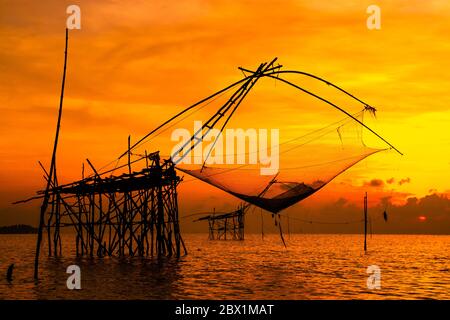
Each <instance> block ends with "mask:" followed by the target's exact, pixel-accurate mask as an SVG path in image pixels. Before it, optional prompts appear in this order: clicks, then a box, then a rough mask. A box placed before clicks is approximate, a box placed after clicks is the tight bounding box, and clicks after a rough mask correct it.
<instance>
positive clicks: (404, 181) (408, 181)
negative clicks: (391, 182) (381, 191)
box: [398, 177, 411, 186]
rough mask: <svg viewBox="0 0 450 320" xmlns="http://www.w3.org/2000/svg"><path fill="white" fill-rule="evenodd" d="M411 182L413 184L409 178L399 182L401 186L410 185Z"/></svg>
mask: <svg viewBox="0 0 450 320" xmlns="http://www.w3.org/2000/svg"><path fill="white" fill-rule="evenodd" d="M410 182H411V179H410V178H409V177H408V178H404V179H401V180H400V181H399V182H398V185H399V186H401V185H403V184H405V183H410Z"/></svg>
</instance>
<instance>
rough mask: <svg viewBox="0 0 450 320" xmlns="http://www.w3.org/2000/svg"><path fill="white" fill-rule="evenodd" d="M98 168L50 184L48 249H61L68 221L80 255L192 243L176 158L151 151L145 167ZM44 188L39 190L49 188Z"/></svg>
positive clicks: (147, 252) (166, 250) (175, 249)
mask: <svg viewBox="0 0 450 320" xmlns="http://www.w3.org/2000/svg"><path fill="white" fill-rule="evenodd" d="M88 163H89V165H91V168H92V169H93V171H94V172H95V174H94V175H93V176H91V177H87V178H84V179H82V180H79V181H76V182H73V183H70V184H66V185H61V186H53V187H52V188H50V190H49V192H50V199H49V202H48V203H49V205H48V208H49V209H48V210H47V212H46V217H45V219H44V225H43V226H42V228H43V229H44V230H46V231H47V237H48V241H47V242H48V254H49V255H50V256H51V255H54V256H58V255H61V236H60V230H61V228H62V227H71V228H74V229H75V231H76V236H75V239H76V253H77V256H83V255H88V256H94V255H96V256H98V257H103V256H113V255H115V256H154V255H157V256H162V255H166V256H172V255H176V256H177V257H179V256H180V255H181V250H182V248H183V250H184V253H186V252H187V251H186V248H185V245H184V242H183V239H182V237H181V234H180V227H179V224H178V203H177V190H176V188H177V185H178V184H179V183H180V181H181V178H180V177H179V176H177V174H176V172H175V168H174V165H173V163H172V162H171V161H170V160H164V161H162V163H161V159H160V157H159V153H158V152H155V153H152V154H149V155H148V156H147V159H146V167H145V168H143V169H142V170H141V171H138V172H132V171H131V166H130V168H129V171H130V173H124V174H121V175H119V176H108V175H105V176H101V175H99V174H98V173H97V171H96V170H95V168H94V167H93V166H92V164H91V162H89V161H88ZM44 192H45V191H40V192H38V194H44Z"/></svg>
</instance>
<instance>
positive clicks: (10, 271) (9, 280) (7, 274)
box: [6, 263, 14, 282]
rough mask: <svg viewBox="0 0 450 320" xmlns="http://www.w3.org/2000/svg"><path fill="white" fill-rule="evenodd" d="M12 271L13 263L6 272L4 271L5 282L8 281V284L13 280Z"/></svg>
mask: <svg viewBox="0 0 450 320" xmlns="http://www.w3.org/2000/svg"><path fill="white" fill-rule="evenodd" d="M13 271H14V263H12V264H10V266H9V267H8V270H7V271H6V280H8V282H12V280H13Z"/></svg>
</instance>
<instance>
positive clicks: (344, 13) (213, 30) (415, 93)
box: [0, 0, 450, 224]
mask: <svg viewBox="0 0 450 320" xmlns="http://www.w3.org/2000/svg"><path fill="white" fill-rule="evenodd" d="M69 4H73V2H66V1H5V0H3V1H0V36H1V39H2V41H1V42H0V114H1V116H0V132H1V136H2V139H1V140H0V150H1V151H0V152H1V157H0V194H1V195H0V224H2V223H3V222H4V223H6V222H8V223H10V222H14V221H15V220H14V219H15V218H16V219H17V221H27V222H30V223H31V222H34V221H35V220H36V217H37V214H36V216H34V215H33V214H32V212H33V211H32V208H31V207H29V208H28V211H26V210H25V209H23V208H17V207H13V206H11V205H10V203H11V202H12V201H14V200H17V199H21V198H24V197H27V196H29V195H31V194H33V192H34V190H36V189H39V188H42V187H43V179H42V173H41V170H40V168H39V167H38V165H37V160H41V161H43V162H44V163H45V164H48V163H49V158H50V153H51V147H52V140H53V135H54V126H55V121H56V111H57V106H58V98H59V91H60V77H61V70H62V62H63V46H64V28H65V19H66V17H67V15H66V12H65V10H66V7H67V6H68V5H69ZM76 4H78V5H79V6H80V8H81V14H82V29H81V30H74V31H71V33H70V48H69V62H68V73H67V84H66V96H65V105H64V108H65V109H64V115H63V123H62V131H61V140H60V147H59V150H58V169H59V177H60V180H61V181H70V180H73V179H77V178H79V175H80V166H81V162H82V161H83V160H84V159H86V158H87V157H89V159H91V160H92V161H93V162H94V163H96V164H98V165H99V166H100V165H102V164H105V163H107V162H109V161H110V160H112V159H113V158H114V157H115V156H117V155H118V153H120V152H121V151H123V150H124V149H125V147H126V139H127V136H128V135H129V134H131V135H132V137H136V139H137V138H138V137H140V136H142V135H144V134H145V133H146V132H148V131H149V130H150V129H152V128H153V127H155V126H156V125H157V124H159V123H160V122H161V121H163V120H165V119H166V118H168V117H169V116H170V115H171V114H173V113H174V112H176V111H178V110H181V109H182V108H183V107H186V106H188V105H189V104H190V103H192V102H194V101H196V100H198V99H200V98H203V97H205V96H207V95H208V94H210V93H212V92H214V91H216V90H218V89H221V88H222V87H224V86H225V85H227V84H229V83H231V82H234V81H236V80H238V79H240V78H241V77H242V74H241V73H240V72H239V71H238V70H237V68H236V67H237V66H247V67H255V66H256V65H258V64H259V63H260V62H263V61H267V60H270V59H271V58H273V57H275V56H276V57H278V58H279V61H280V63H282V64H283V65H284V66H286V67H287V68H288V69H296V70H303V71H307V72H310V73H313V74H317V75H319V76H321V77H324V78H326V79H328V80H330V81H332V82H334V83H336V84H338V85H340V86H342V87H343V88H345V89H346V90H348V91H350V92H352V93H354V94H355V95H357V96H358V97H361V98H362V99H363V100H365V101H368V102H369V103H371V104H372V105H373V106H375V107H377V108H378V110H379V113H378V117H377V120H376V121H374V120H372V121H370V123H369V125H371V126H372V127H373V128H374V129H376V130H377V131H378V132H381V133H382V134H383V136H385V137H386V138H388V140H389V141H391V142H392V143H393V144H394V145H396V146H397V147H398V148H399V149H400V150H401V151H402V152H403V153H404V154H405V155H404V156H403V157H400V156H398V155H397V154H395V153H394V152H389V153H384V154H381V155H375V156H373V157H371V158H369V159H367V160H365V161H363V162H362V163H360V164H358V165H357V166H355V167H354V168H352V169H351V170H350V171H348V172H346V173H345V174H343V175H342V176H340V177H339V178H338V179H336V180H335V181H334V182H332V184H330V185H329V186H327V187H326V188H324V189H323V190H322V191H321V192H320V193H318V194H317V195H315V196H313V197H312V198H311V199H308V200H307V201H305V203H304V204H300V205H299V206H300V207H298V208H297V210H298V209H299V208H303V207H304V206H306V207H308V206H309V207H314V206H320V205H324V204H325V203H328V202H333V201H337V200H339V198H346V199H349V201H351V202H355V201H357V202H358V205H360V204H359V203H360V202H362V194H363V192H364V191H365V190H368V191H369V192H370V194H371V197H370V201H371V205H372V206H374V207H375V206H377V205H379V204H380V203H381V199H382V198H383V197H386V196H391V197H394V198H395V201H394V202H395V203H396V204H397V205H401V204H403V203H405V201H406V199H407V197H417V198H419V199H420V198H423V197H425V196H427V195H429V194H432V193H436V192H437V193H438V194H445V193H448V192H449V189H450V188H449V185H448V181H450V170H449V165H450V133H449V130H448V124H449V123H450V90H449V89H450V74H449V73H448V70H449V69H450V60H449V59H448V57H449V56H450V42H449V41H448V40H449V34H450V4H449V2H448V1H444V0H443V1H400V0H397V1H377V2H376V4H377V5H379V6H380V8H381V13H382V16H381V19H382V22H381V24H382V28H381V30H368V29H367V28H366V18H367V16H368V15H367V14H366V8H367V6H368V5H370V4H373V2H372V1H323V2H320V3H319V2H317V1H300V0H296V1H268V0H259V1H250V0H246V1H226V0H211V1H195V0H190V1H185V0H181V1H174V2H168V1H159V0H158V1H155V0H152V1H132V2H131V1H130V4H127V3H126V2H124V1H122V2H119V1H102V2H97V1H77V2H76ZM295 111H296V106H295V105H286V106H284V108H283V114H285V115H286V116H289V114H290V113H291V112H292V113H295ZM247 112H249V113H248V114H247ZM246 117H247V118H248V117H251V118H252V119H253V121H255V123H265V122H264V121H265V117H264V114H263V113H257V112H256V113H252V111H251V110H250V109H247V110H244V111H243V113H242V119H247V118H246ZM242 121H245V120H242ZM391 178H394V180H389V179H391ZM402 179H403V183H402V184H399V183H398V182H399V181H402ZM378 180H381V181H382V183H376V182H374V183H372V184H371V183H370V181H372V182H373V181H378ZM388 180H389V181H390V182H391V183H388ZM392 181H395V182H393V183H392ZM180 189H181V190H180V197H182V196H183V194H188V195H189V194H190V192H191V191H190V190H198V189H200V190H202V193H201V196H199V199H196V201H198V203H196V202H195V201H193V202H192V203H190V204H189V206H187V205H183V203H182V202H183V201H182V200H181V206H182V209H183V208H185V209H186V211H187V210H189V211H191V210H197V209H198V211H201V210H210V209H211V208H209V207H211V205H209V206H208V205H205V203H204V201H202V199H204V198H207V199H222V197H223V200H218V201H219V202H221V201H222V202H221V206H223V207H227V206H228V207H229V208H232V207H233V206H234V205H235V204H236V203H237V201H236V200H235V199H233V198H232V197H231V196H226V195H224V194H223V193H222V192H221V191H216V190H214V189H213V188H212V187H205V186H203V184H201V183H200V182H193V183H191V185H190V186H189V187H188V184H186V186H182V187H181V188H180ZM202 197H203V198H202ZM443 201H444V200H443ZM34 205H35V207H34V210H36V208H37V207H38V204H37V203H35V204H34ZM447 205H448V204H447ZM445 208H446V209H445V210H448V207H445ZM294 211H295V210H294ZM182 214H183V212H182ZM415 214H416V212H414V215H415ZM420 215H426V213H419V212H417V216H420ZM299 216H301V214H299ZM449 220H450V218H449ZM427 221H429V220H427Z"/></svg>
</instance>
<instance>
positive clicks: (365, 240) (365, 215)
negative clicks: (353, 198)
mask: <svg viewBox="0 0 450 320" xmlns="http://www.w3.org/2000/svg"><path fill="white" fill-rule="evenodd" d="M364 251H365V252H366V251H367V192H366V195H365V196H364Z"/></svg>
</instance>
